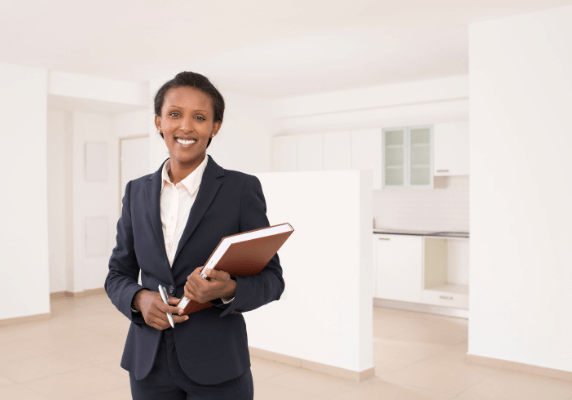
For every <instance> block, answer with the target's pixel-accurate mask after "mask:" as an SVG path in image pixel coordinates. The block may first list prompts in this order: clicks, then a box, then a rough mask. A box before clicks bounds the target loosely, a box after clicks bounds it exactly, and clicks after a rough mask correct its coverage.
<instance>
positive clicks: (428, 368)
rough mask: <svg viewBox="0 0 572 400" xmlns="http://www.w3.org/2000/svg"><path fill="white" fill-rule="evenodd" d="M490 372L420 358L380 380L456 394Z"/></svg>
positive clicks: (482, 378)
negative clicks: (420, 359)
mask: <svg viewBox="0 0 572 400" xmlns="http://www.w3.org/2000/svg"><path fill="white" fill-rule="evenodd" d="M492 373H494V372H492ZM492 373H491V372H483V371H477V370H474V369H472V368H465V367H463V366H449V365H446V364H439V363H435V362H428V361H423V360H422V361H418V362H416V363H415V364H412V365H410V366H408V367H405V368H403V369H400V370H399V371H397V372H393V373H391V374H387V375H384V376H383V377H382V380H384V381H387V382H393V383H397V384H402V385H409V386H414V387H418V388H421V389H426V390H432V391H435V392H438V393H443V394H447V395H450V396H456V395H458V394H460V393H461V392H463V391H465V390H467V389H468V388H470V387H472V386H474V385H476V384H477V383H479V382H481V381H482V380H484V379H485V378H486V377H488V376H490V375H491V374H492Z"/></svg>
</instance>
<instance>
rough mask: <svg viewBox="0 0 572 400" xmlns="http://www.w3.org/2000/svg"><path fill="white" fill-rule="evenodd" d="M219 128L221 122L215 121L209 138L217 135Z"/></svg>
mask: <svg viewBox="0 0 572 400" xmlns="http://www.w3.org/2000/svg"><path fill="white" fill-rule="evenodd" d="M221 126H222V121H216V122H215V123H214V124H213V130H212V132H211V138H214V137H215V136H216V135H217V133H218V130H219V129H220V127H221Z"/></svg>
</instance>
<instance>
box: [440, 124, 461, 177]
mask: <svg viewBox="0 0 572 400" xmlns="http://www.w3.org/2000/svg"><path fill="white" fill-rule="evenodd" d="M433 134H434V140H435V149H434V158H435V163H434V172H433V173H434V175H435V176H455V175H469V122H468V121H462V122H451V123H443V124H435V125H434V126H433Z"/></svg>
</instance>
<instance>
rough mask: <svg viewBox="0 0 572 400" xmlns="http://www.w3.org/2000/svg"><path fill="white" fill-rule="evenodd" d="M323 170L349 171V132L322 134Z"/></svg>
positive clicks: (350, 139)
mask: <svg viewBox="0 0 572 400" xmlns="http://www.w3.org/2000/svg"><path fill="white" fill-rule="evenodd" d="M323 143H324V161H323V166H324V170H340V169H351V166H352V159H351V157H352V153H351V145H352V138H351V132H350V131H343V132H328V133H324V136H323Z"/></svg>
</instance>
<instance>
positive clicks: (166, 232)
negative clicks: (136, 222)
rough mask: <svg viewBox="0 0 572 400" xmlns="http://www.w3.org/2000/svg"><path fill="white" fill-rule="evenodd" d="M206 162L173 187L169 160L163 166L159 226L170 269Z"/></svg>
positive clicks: (223, 299) (227, 299) (205, 160)
mask: <svg viewBox="0 0 572 400" xmlns="http://www.w3.org/2000/svg"><path fill="white" fill-rule="evenodd" d="M208 160H209V158H208V156H207V155H206V154H205V158H204V160H203V162H201V163H200V165H199V166H198V167H197V168H196V169H195V170H194V171H193V172H191V173H190V174H189V175H187V177H185V179H183V180H182V181H181V182H179V183H177V184H176V185H173V183H172V182H171V179H170V178H169V171H170V170H171V162H170V161H171V159H168V160H167V161H166V162H165V164H163V171H162V174H161V176H162V180H161V200H160V203H161V225H162V226H163V237H164V238H165V249H166V250H167V257H168V259H169V265H171V267H172V266H173V260H174V258H175V254H176V253H177V247H178V246H179V241H180V240H181V236H182V235H183V230H184V229H185V226H186V224H187V220H188V219H189V214H190V212H191V207H192V206H193V204H194V202H195V199H196V198H197V193H198V192H199V187H200V185H201V180H202V178H203V173H204V172H205V168H206V166H207V162H208ZM221 300H222V301H223V303H225V304H228V303H230V302H232V301H233V300H234V297H231V298H228V297H222V298H221Z"/></svg>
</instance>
